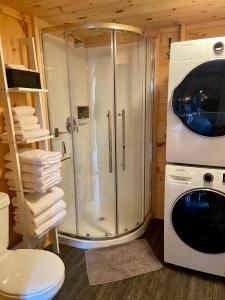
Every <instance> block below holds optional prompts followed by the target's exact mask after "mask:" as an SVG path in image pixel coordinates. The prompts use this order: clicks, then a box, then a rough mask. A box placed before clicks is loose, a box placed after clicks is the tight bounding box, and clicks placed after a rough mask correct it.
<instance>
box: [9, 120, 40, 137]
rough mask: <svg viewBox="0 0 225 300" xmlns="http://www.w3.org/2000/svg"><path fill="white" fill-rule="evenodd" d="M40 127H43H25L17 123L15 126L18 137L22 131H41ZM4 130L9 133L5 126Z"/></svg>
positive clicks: (29, 125) (30, 125)
mask: <svg viewBox="0 0 225 300" xmlns="http://www.w3.org/2000/svg"><path fill="white" fill-rule="evenodd" d="M40 127H41V125H40V124H23V125H19V124H17V123H15V124H14V128H15V131H16V135H17V134H20V132H21V131H24V130H35V129H40ZM4 130H5V131H7V128H6V126H4Z"/></svg>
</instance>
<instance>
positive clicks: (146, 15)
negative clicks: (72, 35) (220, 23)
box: [0, 0, 225, 29]
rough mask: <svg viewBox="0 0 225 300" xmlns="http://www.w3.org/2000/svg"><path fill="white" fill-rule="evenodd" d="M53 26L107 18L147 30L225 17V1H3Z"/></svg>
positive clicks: (2, 0) (106, 19) (109, 20)
mask: <svg viewBox="0 0 225 300" xmlns="http://www.w3.org/2000/svg"><path fill="white" fill-rule="evenodd" d="M0 2H1V3H2V4H5V5H7V6H10V7H12V8H14V9H16V10H18V11H20V12H23V13H26V14H29V15H34V16H37V17H40V18H41V19H44V20H45V21H47V22H49V23H50V24H52V25H63V24H68V23H69V24H75V23H84V22H95V21H106V22H118V23H125V24H131V25H136V26H140V27H142V28H144V29H146V28H155V27H167V26H171V25H176V24H184V23H196V22H204V21H212V20H218V19H225V0H217V1H215V0H0Z"/></svg>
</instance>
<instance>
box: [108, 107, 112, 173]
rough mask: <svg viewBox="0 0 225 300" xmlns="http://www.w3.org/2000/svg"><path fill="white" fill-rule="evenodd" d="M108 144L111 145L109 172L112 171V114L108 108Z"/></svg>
mask: <svg viewBox="0 0 225 300" xmlns="http://www.w3.org/2000/svg"><path fill="white" fill-rule="evenodd" d="M107 118H108V145H109V173H112V114H111V111H110V110H108V113H107Z"/></svg>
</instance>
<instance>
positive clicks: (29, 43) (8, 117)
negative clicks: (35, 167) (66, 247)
mask: <svg viewBox="0 0 225 300" xmlns="http://www.w3.org/2000/svg"><path fill="white" fill-rule="evenodd" d="M20 42H21V44H22V45H25V46H26V47H27V51H28V55H29V64H30V65H29V67H30V68H31V69H33V70H35V71H36V72H38V66H37V59H36V49H35V42H34V38H33V37H32V38H25V39H21V40H20ZM46 92H47V90H46V89H30V88H23V87H16V88H8V83H7V78H6V68H5V61H4V54H3V47H2V39H1V37H0V97H1V99H2V100H3V107H4V114H5V123H6V129H7V135H8V141H7V143H8V144H9V150H10V154H11V157H12V163H13V166H14V168H13V172H14V176H15V178H14V180H15V186H16V194H17V199H18V202H19V209H20V211H21V213H22V215H23V216H24V218H23V219H22V220H21V228H22V232H23V240H22V242H21V243H20V244H19V245H18V246H17V247H16V248H35V247H37V246H38V245H39V244H40V242H41V241H42V240H43V239H39V238H36V237H32V236H30V235H29V231H28V227H27V220H26V209H25V205H24V204H25V201H24V191H23V185H22V177H21V168H20V161H19V154H18V148H17V144H29V143H35V142H38V144H39V148H40V149H43V150H49V143H48V140H49V139H51V138H53V137H54V136H51V135H50V136H47V137H46V136H45V137H43V138H37V139H30V140H26V141H20V142H18V141H16V138H15V128H14V122H13V115H12V106H11V100H10V93H34V98H35V107H36V115H37V117H38V120H39V123H40V125H41V127H42V128H46V127H47V126H46V120H45V115H44V108H43V98H42V94H43V93H46ZM50 231H51V235H52V240H53V248H54V252H55V253H59V243H58V235H57V229H56V227H54V228H52V229H51V230H50Z"/></svg>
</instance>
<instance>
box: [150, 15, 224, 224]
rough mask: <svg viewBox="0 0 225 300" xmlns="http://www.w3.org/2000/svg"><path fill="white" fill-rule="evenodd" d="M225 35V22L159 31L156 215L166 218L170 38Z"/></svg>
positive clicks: (198, 37)
mask: <svg viewBox="0 0 225 300" xmlns="http://www.w3.org/2000/svg"><path fill="white" fill-rule="evenodd" d="M218 36H225V21H224V20H222V21H214V22H205V23H198V24H192V25H190V24H186V25H185V24H183V25H181V26H176V27H173V28H167V29H165V30H163V29H161V30H159V45H158V53H157V55H158V60H157V65H156V74H157V76H156V80H157V82H156V83H155V86H156V88H155V102H156V103H157V104H156V105H155V106H156V117H155V131H156V132H155V135H156V139H155V141H154V159H155V164H154V165H153V166H154V170H153V171H154V174H153V176H154V180H153V197H154V198H153V215H154V216H156V217H159V218H163V207H164V185H165V164H166V160H165V154H166V153H165V151H166V144H165V143H166V107H167V92H168V71H169V58H168V55H167V53H168V51H169V38H171V39H172V42H175V41H180V40H194V39H200V38H209V37H218Z"/></svg>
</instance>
